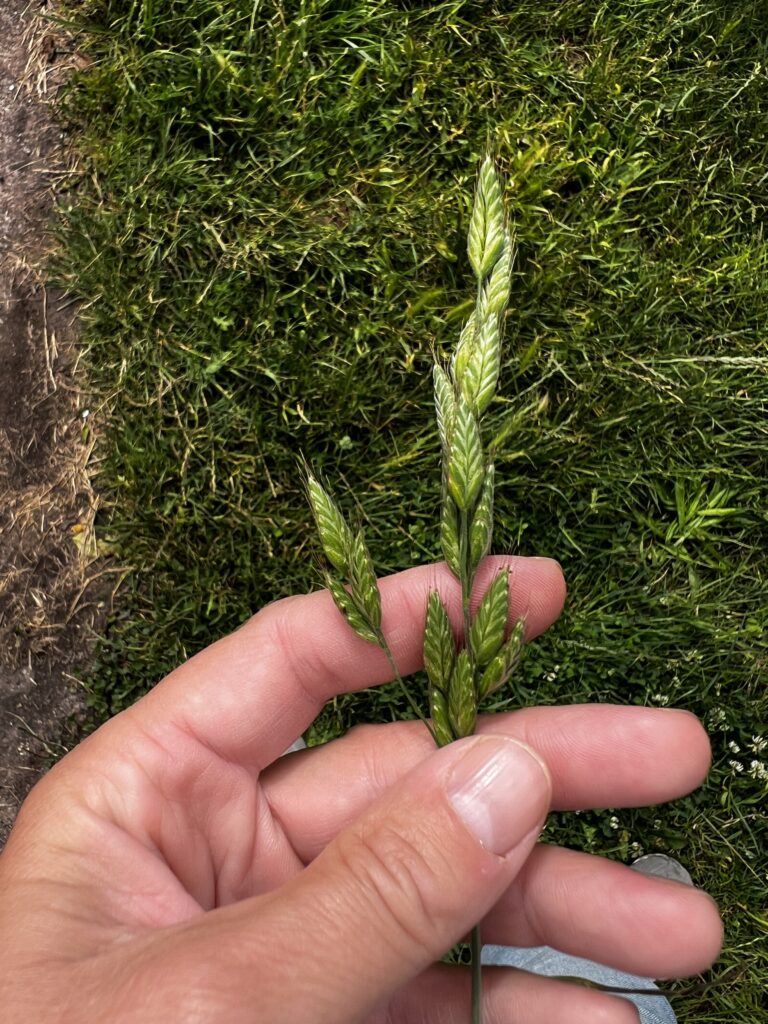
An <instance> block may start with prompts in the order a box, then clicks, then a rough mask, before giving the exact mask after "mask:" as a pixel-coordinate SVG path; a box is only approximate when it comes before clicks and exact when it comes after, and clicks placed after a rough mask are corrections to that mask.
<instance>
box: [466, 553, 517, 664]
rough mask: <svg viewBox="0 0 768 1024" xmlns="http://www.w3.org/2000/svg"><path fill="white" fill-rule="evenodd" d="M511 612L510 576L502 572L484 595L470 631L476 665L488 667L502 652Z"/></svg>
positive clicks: (471, 646)
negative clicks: (508, 615) (508, 617)
mask: <svg viewBox="0 0 768 1024" xmlns="http://www.w3.org/2000/svg"><path fill="white" fill-rule="evenodd" d="M508 612H509V574H508V573H507V572H506V570H505V571H504V572H500V573H499V574H498V575H497V576H496V578H495V579H494V581H493V583H491V585H490V587H489V588H488V589H487V590H486V592H485V594H484V595H483V599H482V601H481V602H480V607H479V608H478V609H477V612H476V614H475V617H474V619H473V621H472V628H471V630H470V649H471V651H472V654H473V655H474V658H475V664H476V665H477V666H478V667H479V668H482V667H484V666H485V665H488V664H489V663H490V662H491V661H492V660H493V658H494V657H495V656H496V654H498V652H499V651H500V650H501V645H502V644H503V643H504V632H505V630H506V627H507V614H508Z"/></svg>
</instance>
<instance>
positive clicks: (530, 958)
mask: <svg viewBox="0 0 768 1024" xmlns="http://www.w3.org/2000/svg"><path fill="white" fill-rule="evenodd" d="M482 961H483V963H484V964H488V966H492V965H495V966H500V967H517V968H518V969H519V970H521V971H530V972H531V973H533V974H540V975H545V976H547V975H554V976H556V977H575V978H587V979H588V980H589V981H596V982H598V983H599V984H601V985H611V986H612V987H614V988H648V989H654V990H656V991H658V986H657V985H654V983H653V982H652V981H649V980H648V978H639V977H637V975H634V974H627V973H625V972H624V971H617V970H614V969H613V968H612V967H604V966H603V965H602V964H596V963H593V961H592V960H582V958H581V957H578V956H569V955H568V954H567V953H560V952H558V950H556V949H552V948H551V947H550V946H533V947H531V948H530V949H517V948H515V947H512V946H484V947H483V956H482ZM617 995H618V993H617ZM620 998H622V999H628V1000H629V1001H630V1002H631V1003H634V1005H635V1006H636V1007H637V1009H638V1012H639V1014H640V1024H677V1017H676V1016H675V1014H674V1011H673V1010H672V1007H671V1006H670V1005H669V1003H668V1001H667V1000H666V999H664V998H663V997H662V996H640V995H624V996H621V997H620Z"/></svg>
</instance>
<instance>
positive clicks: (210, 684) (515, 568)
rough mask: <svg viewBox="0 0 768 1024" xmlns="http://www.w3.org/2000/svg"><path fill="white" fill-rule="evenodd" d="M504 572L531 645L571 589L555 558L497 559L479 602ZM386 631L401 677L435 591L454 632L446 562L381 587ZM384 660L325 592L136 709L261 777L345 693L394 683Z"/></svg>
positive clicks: (210, 653)
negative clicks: (327, 705) (328, 704)
mask: <svg viewBox="0 0 768 1024" xmlns="http://www.w3.org/2000/svg"><path fill="white" fill-rule="evenodd" d="M502 569H507V570H509V572H510V610H509V620H510V622H516V621H517V620H518V619H519V618H520V617H521V616H525V620H526V638H527V639H530V638H531V637H533V636H536V635H537V634H538V633H541V632H543V630H545V629H546V628H547V627H548V626H549V625H551V623H552V622H554V620H555V619H556V618H557V617H558V615H559V614H560V611H561V609H562V606H563V601H564V598H565V584H564V581H563V576H562V572H561V571H560V566H559V565H558V564H557V562H554V561H552V560H551V559H549V558H521V557H512V556H510V557H492V558H488V559H486V560H485V562H484V563H483V565H482V566H481V567H480V570H479V572H478V578H477V583H476V586H475V593H474V600H475V602H476V601H477V600H479V597H480V596H481V595H482V594H483V593H484V591H485V589H486V588H487V586H488V584H489V583H490V582H491V580H492V579H493V578H494V577H495V575H496V574H497V573H498V572H499V571H501V570H502ZM380 589H381V597H382V628H383V631H384V634H385V636H386V638H387V641H388V643H389V646H390V648H391V650H392V653H393V656H394V658H395V662H396V664H397V666H398V670H399V672H400V673H401V675H408V674H410V673H412V672H415V671H416V670H417V669H419V668H420V667H421V664H422V640H423V632H424V618H425V613H426V602H427V598H428V596H429V594H430V592H431V591H433V590H438V591H439V592H440V594H441V596H442V598H443V600H444V602H445V604H446V608H447V610H448V613H449V615H450V617H451V620H452V622H453V624H454V628H455V629H456V632H457V633H460V631H461V619H462V616H461V591H460V587H459V584H458V582H457V580H456V579H455V577H454V576H453V574H452V573H451V572H450V570H449V569H448V568H447V566H446V565H445V564H444V563H439V564H436V565H426V566H419V567H417V568H414V569H408V570H406V571H405V572H400V573H396V574H395V575H393V576H388V577H385V578H384V579H382V580H380ZM391 678H392V671H391V669H390V667H389V664H388V662H387V659H386V656H385V655H384V653H383V652H382V651H381V650H380V649H379V648H378V647H375V646H374V645H373V644H370V643H367V642H366V641H364V640H361V639H360V638H359V637H358V636H357V635H356V634H355V633H353V632H352V630H351V629H350V627H349V626H348V625H347V623H346V622H345V621H344V619H343V618H342V616H341V614H340V613H339V611H338V610H337V608H336V606H335V605H334V603H333V601H332V599H331V596H330V594H329V593H328V592H327V591H320V592H316V593H312V594H306V595H302V596H299V597H289V598H285V599H284V600H282V601H277V602H275V603H274V604H272V605H268V606H267V607H266V608H264V609H263V610H262V611H261V612H259V613H258V614H257V615H255V616H254V617H253V618H252V619H250V620H249V621H248V622H246V623H245V625H244V626H242V627H241V628H240V629H239V630H238V631H237V632H235V633H232V634H231V635H230V636H227V637H225V638H224V639H222V640H219V641H218V642H217V643H215V644H213V645H212V646H211V647H208V648H206V649H205V650H204V651H202V652H201V653H200V654H198V655H196V656H195V657H194V658H192V659H191V660H190V661H188V662H186V663H185V664H184V665H182V666H181V667H180V668H178V669H176V670H175V671H174V672H172V673H171V674H170V675H169V676H168V677H167V678H166V679H165V680H164V681H163V682H162V683H161V684H160V685H159V686H157V687H156V688H155V689H154V690H153V691H152V692H151V693H150V694H149V695H148V696H147V697H146V698H144V699H143V700H142V701H140V702H139V703H138V704H137V705H135V706H134V708H132V709H131V712H130V713H131V715H132V717H133V718H134V721H135V722H136V723H137V724H138V725H139V726H140V727H141V728H142V729H143V730H144V731H147V732H150V733H151V732H157V730H158V729H162V727H163V726H164V725H165V726H168V727H170V728H175V729H178V728H181V729H183V730H184V731H186V732H188V733H189V734H191V735H192V736H194V738H195V739H197V740H198V741H199V742H201V743H203V744H204V745H205V746H206V747H208V748H210V749H211V750H213V751H214V752H215V753H216V754H217V755H218V756H220V757H222V758H224V759H225V760H227V761H229V762H234V763H237V764H242V765H246V766H248V767H249V768H251V769H254V770H259V769H261V768H263V767H265V766H266V765H268V764H270V763H271V762H272V761H274V760H275V759H276V758H277V757H279V756H280V754H281V753H282V752H283V751H284V750H285V749H286V747H287V746H288V745H289V744H290V743H292V742H293V741H294V740H295V739H296V737H297V736H299V735H301V733H302V732H304V730H305V729H306V728H307V727H308V726H309V725H310V723H311V722H312V721H313V719H314V718H316V716H317V714H318V712H319V711H320V709H321V708H322V706H323V704H324V703H325V702H326V701H328V700H329V699H330V698H331V697H334V696H336V695H337V694H340V693H349V692H352V691H354V690H362V689H365V688H367V687H369V686H377V685H379V684H381V683H384V682H389V681H390V680H391Z"/></svg>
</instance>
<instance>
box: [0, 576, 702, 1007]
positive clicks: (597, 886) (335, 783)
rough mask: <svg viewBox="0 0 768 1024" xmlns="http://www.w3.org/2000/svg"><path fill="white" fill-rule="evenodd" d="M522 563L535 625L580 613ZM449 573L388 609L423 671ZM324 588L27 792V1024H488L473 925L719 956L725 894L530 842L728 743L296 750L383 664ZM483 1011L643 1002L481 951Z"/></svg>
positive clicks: (597, 944) (238, 638) (388, 598)
mask: <svg viewBox="0 0 768 1024" xmlns="http://www.w3.org/2000/svg"><path fill="white" fill-rule="evenodd" d="M501 564H505V565H510V566H511V569H512V574H513V575H512V593H513V601H512V603H513V608H512V609H511V614H512V617H513V618H517V617H519V615H520V614H522V613H525V614H526V615H527V623H528V631H529V635H535V634H536V633H538V632H540V631H541V630H542V629H545V628H546V627H547V626H548V625H549V624H550V623H551V622H552V621H553V620H554V619H555V618H556V616H557V615H558V614H559V611H560V608H561V604H562V600H563V593H564V590H563V584H562V577H561V575H560V571H559V569H558V567H557V566H556V565H555V563H553V562H550V561H549V560H547V559H522V558H520V559H503V560H502V559H489V560H488V563H487V564H486V565H485V566H484V569H483V572H482V573H481V578H480V580H479V581H478V592H482V589H483V587H484V584H487V583H488V581H489V580H490V578H491V577H492V575H493V573H494V572H495V571H498V569H499V568H500V566H501ZM435 586H437V587H438V588H439V590H440V591H441V593H442V595H443V597H444V599H445V600H446V602H447V604H448V606H449V608H450V609H451V610H452V615H453V618H454V622H455V624H456V628H457V629H458V628H459V623H460V619H461V615H460V610H459V600H460V599H459V593H458V587H457V585H456V584H455V582H454V581H453V579H452V577H451V576H450V574H449V573H448V571H447V570H446V569H445V568H444V567H424V568H419V569H413V570H410V571H408V572H404V573H400V574H398V575H396V576H392V577H390V578H388V579H386V580H384V581H383V582H382V594H383V600H384V629H385V632H386V634H387V636H388V638H389V642H390V645H391V647H392V649H393V651H394V654H395V657H396V659H397V661H398V664H399V668H400V669H401V671H402V672H403V673H404V674H405V673H410V672H413V671H414V670H415V669H417V668H418V666H419V663H420V652H421V631H422V628H423V621H424V610H425V605H426V597H427V594H428V592H429V591H430V589H432V588H434V587H435ZM387 676H388V672H387V663H386V659H385V658H384V655H383V654H382V653H381V651H380V650H378V649H376V648H374V647H372V646H370V645H368V644H366V643H365V642H363V641H362V640H359V639H358V638H357V637H356V636H355V635H354V634H352V632H351V631H350V630H349V629H348V627H347V626H346V624H345V623H344V622H343V621H342V620H341V618H340V616H339V615H338V613H337V611H336V609H335V607H334V606H333V604H332V602H331V600H330V597H329V595H328V594H326V593H324V592H323V593H315V594H311V595H309V596H303V597H295V598H289V599H287V600H284V601H280V602H277V603H276V604H273V605H270V606H269V607H267V608H266V609H264V610H263V611H262V612H260V613H259V614H258V615H256V616H255V617H254V618H253V619H251V620H250V621H249V622H248V623H247V624H246V625H245V626H243V627H242V628H241V629H240V630H239V631H238V632H236V633H234V634H233V635H232V636H229V637H227V638H225V639H224V640H221V641H219V642H218V643H216V644H214V645H213V646H212V647H210V648H208V649H207V650H205V651H203V652H202V653H201V654H199V655H198V656H197V657H195V658H193V659H192V660H191V661H189V662H188V663H187V664H185V665H183V666H182V667H181V668H179V669H177V670H176V671H175V672H173V673H172V674H171V675H170V676H169V677H168V678H167V679H166V680H165V681H164V682H162V683H161V684H160V685H159V686H157V687H156V688H155V689H154V690H153V691H152V692H151V693H150V694H149V695H148V696H147V697H145V698H144V699H143V700H141V701H139V702H138V703H137V704H136V705H135V706H134V707H132V708H130V709H129V710H127V711H125V712H123V713H122V714H120V715H118V716H117V717H116V718H114V719H113V720H112V721H111V722H109V723H107V724H106V725H105V726H103V727H102V728H101V729H100V730H99V731H98V732H96V733H94V735H93V736H91V737H89V738H88V739H87V740H86V741H85V742H84V743H82V744H81V745H80V746H79V747H78V748H77V749H75V750H74V751H73V752H72V753H70V754H69V755H68V756H67V757H66V758H64V759H63V760H62V761H61V762H60V763H59V764H58V765H57V766H56V767H55V768H54V769H53V770H52V771H51V772H50V773H49V774H48V775H47V776H46V777H45V778H44V779H43V780H42V781H41V782H40V783H39V784H38V786H37V787H36V788H35V789H34V790H33V791H32V793H31V794H30V796H29V798H28V799H27V801H26V803H25V805H24V806H23V808H22V810H21V812H20V815H19V819H18V822H17V825H16V827H15V829H14V831H13V833H12V835H11V838H10V839H9V842H8V845H7V847H6V850H5V851H4V853H3V854H2V856H1V857H0V948H2V950H3V955H2V958H1V959H0V1005H2V1007H3V1020H4V1021H5V1024H30V1022H33V1021H34V1022H37V1021H40V1022H43V1021H45V1022H46V1024H57V1022H61V1024H70V1022H72V1024H75V1022H76V1024H96V1022H109V1024H153V1022H157V1024H161V1022H162V1024H166V1022H169V1021H173V1022H174V1024H193V1022H194V1024H197V1022H201V1024H202V1022H205V1024H245V1022H254V1021H258V1022H260V1024H326V1022H327V1024H351V1022H353V1021H354V1022H357V1021H366V1022H371V1024H385V1022H387V1024H395V1022H396V1024H410V1022H417V1021H418V1022H421V1024H431V1022H434V1024H437V1022H443V1021H457V1022H458V1021H465V1020H468V1009H467V1007H468V1005H469V979H468V977H467V972H466V970H465V969H463V968H454V967H449V966H440V965H435V961H436V960H438V959H439V958H440V956H441V955H442V954H443V953H444V952H445V951H446V950H447V949H449V948H450V947H451V945H452V944H453V943H455V942H456V941H458V940H460V939H461V937H462V936H463V935H465V934H466V933H467V932H468V931H469V930H470V929H471V927H472V926H473V925H474V924H475V923H476V922H477V920H478V919H480V918H482V919H483V935H484V938H485V939H486V940H487V941H489V942H496V943H507V944H516V945H526V944H528V945H532V944H533V945H538V944H553V945H556V946H557V947H558V948H560V949H562V950H565V951H567V952H572V953H577V954H580V955H582V956H585V957H590V958H592V959H597V960H600V961H602V962H604V963H609V964H613V965H614V966H616V967H620V968H624V969H627V970H630V971H634V972H637V973H639V974H643V975H648V976H653V977H661V976H665V977H668V976H673V975H682V974H687V973H691V972H694V971H698V970H701V969H703V968H704V967H706V966H707V965H708V964H709V963H710V962H711V961H712V959H713V958H714V957H715V955H716V953H717V950H718V948H719V943H720V924H719V919H718V916H717V913H716V910H715V908H714V906H713V904H712V902H711V901H710V900H709V898H708V897H707V896H705V895H704V894H703V893H701V892H699V891H697V890H693V889H688V888H684V887H683V886H679V885H676V884H674V883H670V882H663V881H659V880H653V879H649V878H646V877H644V876H643V875H641V874H638V873H637V872H634V871H631V870H630V869H628V868H625V867H624V866H621V865H618V864H615V863H610V862H607V861H604V860H600V859H598V858H593V857H589V856H586V855H583V854H580V853H575V852H572V851H568V850H564V849H558V848H556V847H553V846H546V845H539V846H537V845H536V838H537V835H538V833H539V831H540V829H541V827H542V824H543V821H544V818H545V815H546V813H547V811H548V810H549V809H550V808H551V807H556V808H578V807H604V806H611V807H617V806H621V805H633V804H648V803H657V802H659V801H663V800H668V799H671V798H673V797H676V796H678V795H680V794H683V793H686V792H688V791H689V790H690V789H692V788H693V787H694V786H696V785H697V784H698V782H699V781H700V780H701V779H702V777H703V776H704V774H705V772H706V770H707V766H708V761H709V747H708V743H707V739H706V737H705V735H704V732H703V730H702V729H701V727H700V726H699V725H698V723H697V722H696V720H695V719H694V718H693V717H691V716H690V715H687V714H684V713H682V712H676V711H668V710H651V709H645V708H637V707H626V708H621V707H609V706H577V707H562V708H531V709H526V710H522V711H519V712H515V713H511V714H505V715H499V716H496V717H493V718H487V719H485V720H483V721H481V723H480V728H479V732H480V735H479V736H477V737H474V738H470V739H466V740H460V741H458V742H456V743H454V744H452V745H451V746H449V747H446V748H444V749H442V750H440V751H436V750H435V749H434V747H433V745H432V741H431V740H430V738H429V736H428V734H427V732H426V730H425V729H424V726H423V725H422V724H421V723H418V722H405V723H393V724H390V725H383V726H367V727H361V728H357V729H354V730H352V731H351V732H350V733H349V734H348V735H347V736H345V737H344V738H343V739H340V740H338V741H335V742H333V743H330V744H328V745H327V746H324V747H320V748H316V749H314V750H307V751H302V752H300V753H296V754H291V755H289V756H287V757H285V758H282V759H281V758H280V754H281V752H282V751H283V750H284V749H285V748H286V747H287V746H288V745H289V744H290V743H291V742H292V741H293V740H294V739H295V737H297V736H298V735H299V734H300V733H301V732H302V731H303V730H304V729H305V728H306V727H307V726H308V725H309V723H310V722H311V721H312V720H313V718H314V717H315V716H316V715H317V713H318V711H319V710H320V708H321V707H322V705H323V703H324V702H325V701H327V700H328V699H329V698H331V697H333V696H334V695H335V694H338V693H343V692H348V691H351V690H356V689H360V688H362V687H366V686H373V685H376V684H377V683H381V682H383V681H385V680H386V679H387ZM485 1001H486V1008H485V1019H486V1020H487V1021H488V1022H489V1024H503V1022H507V1021H509V1022H511V1021H519V1022H530V1024H535V1022H542V1024H543V1022H547V1024H555V1022H560V1021H562V1022H565V1021H568V1024H587V1022H589V1024H594V1022H596V1021H600V1022H604V1024H607V1022H609V1021H610V1022H617V1024H619V1022H625V1021H626V1022H629V1021H636V1019H637V1018H636V1016H635V1011H634V1009H633V1008H632V1007H631V1006H630V1004H628V1003H627V1002H626V1001H623V1000H620V999H616V998H613V997H610V996H607V995H604V994H602V993H599V992H595V991H591V990H588V989H581V988H576V987H574V986H571V985H568V984H566V983H562V982H556V981H548V980H544V979H540V978H536V977H534V976H529V975H526V974H524V973H520V972H516V971H512V970H505V969H503V968H502V969H496V970H487V971H486V984H485Z"/></svg>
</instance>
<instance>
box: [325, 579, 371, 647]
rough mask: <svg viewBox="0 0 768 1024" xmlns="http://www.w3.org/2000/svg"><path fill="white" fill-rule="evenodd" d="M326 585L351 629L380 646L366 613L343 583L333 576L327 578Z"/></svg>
mask: <svg viewBox="0 0 768 1024" xmlns="http://www.w3.org/2000/svg"><path fill="white" fill-rule="evenodd" d="M325 585H326V586H327V587H328V590H330V592H331V597H332V598H333V601H334V604H335V605H336V607H337V608H338V609H339V611H340V612H341V614H342V615H343V616H344V618H345V619H346V620H347V622H348V623H349V625H350V627H351V628H352V629H353V630H354V631H355V633H357V635H358V636H359V637H361V638H362V639H363V640H367V641H368V642H369V643H372V644H377V645H378V644H379V637H378V636H377V634H376V632H375V630H373V629H372V628H371V626H370V624H369V622H368V621H367V618H366V614H365V612H364V611H363V610H362V609H361V608H360V607H359V606H358V604H357V602H356V600H355V598H354V597H353V595H352V594H350V592H349V591H348V590H347V589H346V588H345V587H344V585H343V584H342V583H340V582H339V581H338V580H336V579H334V578H333V577H332V576H326V579H325Z"/></svg>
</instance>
